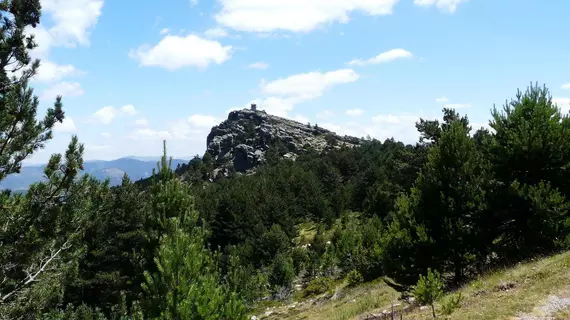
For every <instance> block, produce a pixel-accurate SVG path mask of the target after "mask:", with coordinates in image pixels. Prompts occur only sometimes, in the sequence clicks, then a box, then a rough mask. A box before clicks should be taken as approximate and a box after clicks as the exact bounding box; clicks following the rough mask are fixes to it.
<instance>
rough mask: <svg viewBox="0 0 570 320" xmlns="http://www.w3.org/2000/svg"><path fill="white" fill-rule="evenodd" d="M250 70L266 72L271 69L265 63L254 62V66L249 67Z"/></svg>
mask: <svg viewBox="0 0 570 320" xmlns="http://www.w3.org/2000/svg"><path fill="white" fill-rule="evenodd" d="M247 67H248V68H249V69H259V70H265V69H267V68H268V67H269V65H268V64H267V63H265V62H263V61H258V62H254V63H252V64H250V65H249V66H247Z"/></svg>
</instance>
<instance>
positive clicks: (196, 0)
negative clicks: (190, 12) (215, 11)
mask: <svg viewBox="0 0 570 320" xmlns="http://www.w3.org/2000/svg"><path fill="white" fill-rule="evenodd" d="M197 4H198V0H190V6H192V7H193V6H195V5H197Z"/></svg>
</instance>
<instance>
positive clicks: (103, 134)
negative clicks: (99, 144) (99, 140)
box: [101, 132, 111, 139]
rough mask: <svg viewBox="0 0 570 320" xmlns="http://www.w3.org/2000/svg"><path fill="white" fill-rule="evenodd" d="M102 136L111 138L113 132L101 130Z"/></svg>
mask: <svg viewBox="0 0 570 320" xmlns="http://www.w3.org/2000/svg"><path fill="white" fill-rule="evenodd" d="M101 136H102V137H103V138H107V139H109V138H111V134H110V133H109V132H101Z"/></svg>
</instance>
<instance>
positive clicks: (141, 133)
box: [128, 128, 172, 141]
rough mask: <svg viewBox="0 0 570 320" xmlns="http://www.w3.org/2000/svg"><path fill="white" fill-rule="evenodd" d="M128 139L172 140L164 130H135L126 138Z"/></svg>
mask: <svg viewBox="0 0 570 320" xmlns="http://www.w3.org/2000/svg"><path fill="white" fill-rule="evenodd" d="M128 138H129V139H132V140H143V141H144V140H147V139H151V140H170V139H172V136H171V135H170V132H168V131H165V130H152V129H148V128H145V129H138V130H135V131H134V132H133V133H131V134H130V135H129V136H128Z"/></svg>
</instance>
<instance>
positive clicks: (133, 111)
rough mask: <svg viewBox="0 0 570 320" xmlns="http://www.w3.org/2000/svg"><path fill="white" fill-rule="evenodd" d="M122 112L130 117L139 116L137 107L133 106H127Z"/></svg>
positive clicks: (122, 108)
mask: <svg viewBox="0 0 570 320" xmlns="http://www.w3.org/2000/svg"><path fill="white" fill-rule="evenodd" d="M121 111H122V112H123V113H124V114H126V115H129V116H135V115H137V110H136V109H135V107H134V106H133V105H132V104H127V105H125V106H122V107H121Z"/></svg>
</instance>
